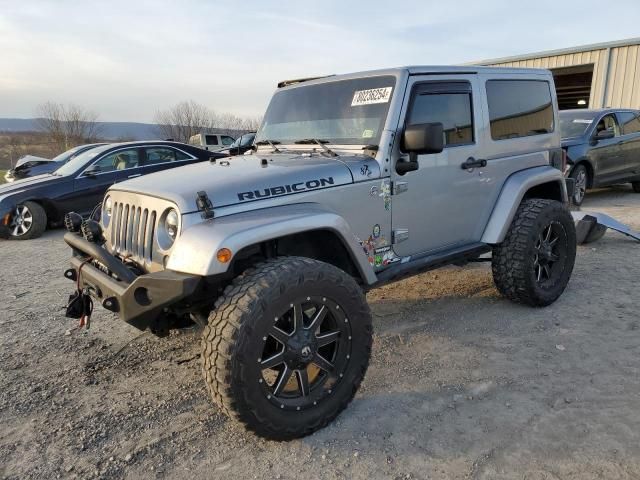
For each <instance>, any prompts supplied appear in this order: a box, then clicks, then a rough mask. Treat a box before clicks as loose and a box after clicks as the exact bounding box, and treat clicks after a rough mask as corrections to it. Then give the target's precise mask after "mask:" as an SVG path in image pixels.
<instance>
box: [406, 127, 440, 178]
mask: <svg viewBox="0 0 640 480" xmlns="http://www.w3.org/2000/svg"><path fill="white" fill-rule="evenodd" d="M443 149H444V128H443V126H442V123H440V122H436V123H417V124H415V125H408V126H407V127H406V128H405V129H404V132H403V134H402V150H403V151H405V152H408V153H409V161H408V162H398V163H396V172H398V174H400V175H404V174H405V173H407V172H412V171H414V170H417V169H418V155H420V154H429V153H440V152H442V150H443Z"/></svg>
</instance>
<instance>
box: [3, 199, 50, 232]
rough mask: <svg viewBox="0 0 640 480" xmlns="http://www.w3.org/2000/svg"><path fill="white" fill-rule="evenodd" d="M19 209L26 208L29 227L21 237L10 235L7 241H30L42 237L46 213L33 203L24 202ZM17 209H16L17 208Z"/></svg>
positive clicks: (45, 224) (45, 223) (45, 225)
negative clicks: (28, 214) (28, 215)
mask: <svg viewBox="0 0 640 480" xmlns="http://www.w3.org/2000/svg"><path fill="white" fill-rule="evenodd" d="M19 207H26V208H27V209H28V211H29V212H30V213H31V219H32V222H31V226H30V228H29V230H27V231H26V232H25V233H23V234H22V235H13V234H12V233H10V235H9V239H11V240H31V239H33V238H38V237H40V236H42V234H43V233H44V231H45V230H46V229H47V213H46V212H45V211H44V208H42V206H41V205H39V204H37V203H35V202H24V203H23V204H22V205H20V206H19ZM19 207H18V208H19Z"/></svg>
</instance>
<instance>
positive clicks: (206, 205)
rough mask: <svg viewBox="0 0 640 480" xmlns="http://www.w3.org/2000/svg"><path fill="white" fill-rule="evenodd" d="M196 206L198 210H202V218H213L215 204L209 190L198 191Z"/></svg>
mask: <svg viewBox="0 0 640 480" xmlns="http://www.w3.org/2000/svg"><path fill="white" fill-rule="evenodd" d="M196 206H197V207H198V210H199V211H201V212H202V218H204V219H205V220H207V219H209V218H213V204H212V203H211V200H209V196H208V195H207V192H198V196H197V197H196Z"/></svg>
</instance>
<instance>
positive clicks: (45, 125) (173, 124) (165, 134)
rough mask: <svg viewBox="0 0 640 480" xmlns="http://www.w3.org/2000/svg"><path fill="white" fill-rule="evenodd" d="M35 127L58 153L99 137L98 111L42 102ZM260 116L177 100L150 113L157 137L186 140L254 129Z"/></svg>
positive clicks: (97, 139) (100, 131)
mask: <svg viewBox="0 0 640 480" xmlns="http://www.w3.org/2000/svg"><path fill="white" fill-rule="evenodd" d="M37 115H38V118H37V119H36V125H37V127H38V129H39V130H40V131H42V132H44V133H46V134H47V135H48V136H49V137H50V139H51V142H52V143H53V144H54V145H55V147H56V149H57V150H59V151H60V152H63V151H65V150H68V149H70V148H72V147H74V146H76V145H81V144H84V143H95V142H97V141H99V140H101V139H102V136H101V135H102V134H103V132H102V126H101V123H100V122H99V117H98V114H97V113H95V112H93V111H91V110H89V109H86V108H84V107H81V106H78V105H75V104H62V103H56V102H46V103H43V104H41V105H39V106H38V108H37ZM261 122H262V117H257V116H256V117H243V116H238V115H234V114H232V113H228V112H223V113H220V112H216V111H215V110H212V109H210V108H208V107H207V106H205V105H202V104H199V103H197V102H195V101H193V100H187V101H183V102H180V103H178V104H176V105H174V106H172V107H170V108H168V109H166V110H158V111H157V112H156V114H155V116H154V123H155V124H156V126H155V133H156V134H157V135H158V138H162V139H169V138H170V139H173V140H175V141H177V142H185V143H186V142H188V141H189V138H190V137H191V136H193V135H196V134H198V133H201V132H210V131H214V132H216V133H221V134H227V135H232V136H236V135H239V134H242V133H245V132H250V131H256V130H257V129H258V127H259V126H260V124H261Z"/></svg>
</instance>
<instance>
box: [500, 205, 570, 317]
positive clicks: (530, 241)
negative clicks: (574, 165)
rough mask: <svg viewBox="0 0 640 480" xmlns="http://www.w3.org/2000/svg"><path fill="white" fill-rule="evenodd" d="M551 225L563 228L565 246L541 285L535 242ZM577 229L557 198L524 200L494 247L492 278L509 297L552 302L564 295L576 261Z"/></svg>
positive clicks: (519, 300) (538, 303)
mask: <svg viewBox="0 0 640 480" xmlns="http://www.w3.org/2000/svg"><path fill="white" fill-rule="evenodd" d="M549 225H553V228H557V229H558V230H559V231H561V232H564V236H563V238H562V239H560V240H559V241H560V242H561V243H560V244H559V245H561V246H562V247H563V248H564V249H565V253H566V254H565V256H564V257H563V259H564V260H563V261H562V263H560V264H559V265H558V267H557V272H556V271H554V272H555V273H554V275H553V278H549V279H548V280H547V284H545V285H541V284H540V283H539V282H538V281H537V278H536V273H535V272H536V267H535V265H536V264H535V261H536V260H535V259H536V243H537V241H538V238H539V236H540V235H541V233H542V231H543V230H544V229H545V228H547V227H548V226H549ZM575 255H576V230H575V224H574V222H573V218H572V217H571V214H570V213H569V212H568V210H567V209H566V207H565V206H564V205H563V204H562V203H560V202H557V201H555V200H547V199H537V198H534V199H527V200H524V201H523V202H522V203H521V204H520V206H519V207H518V210H517V212H516V215H515V217H514V219H513V221H512V223H511V226H510V228H509V231H508V232H507V235H506V237H505V239H504V241H503V242H502V243H500V244H498V245H496V246H494V248H493V257H492V261H491V266H492V271H493V279H494V282H495V284H496V287H497V288H498V291H500V293H501V294H502V295H504V296H505V297H506V298H508V299H509V300H512V301H514V302H517V303H524V304H527V305H531V306H535V307H544V306H547V305H550V304H552V303H553V302H554V301H556V300H557V299H558V297H560V295H562V292H564V290H565V288H566V286H567V284H568V283H569V279H570V277H571V272H572V271H573V266H574V262H575Z"/></svg>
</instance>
